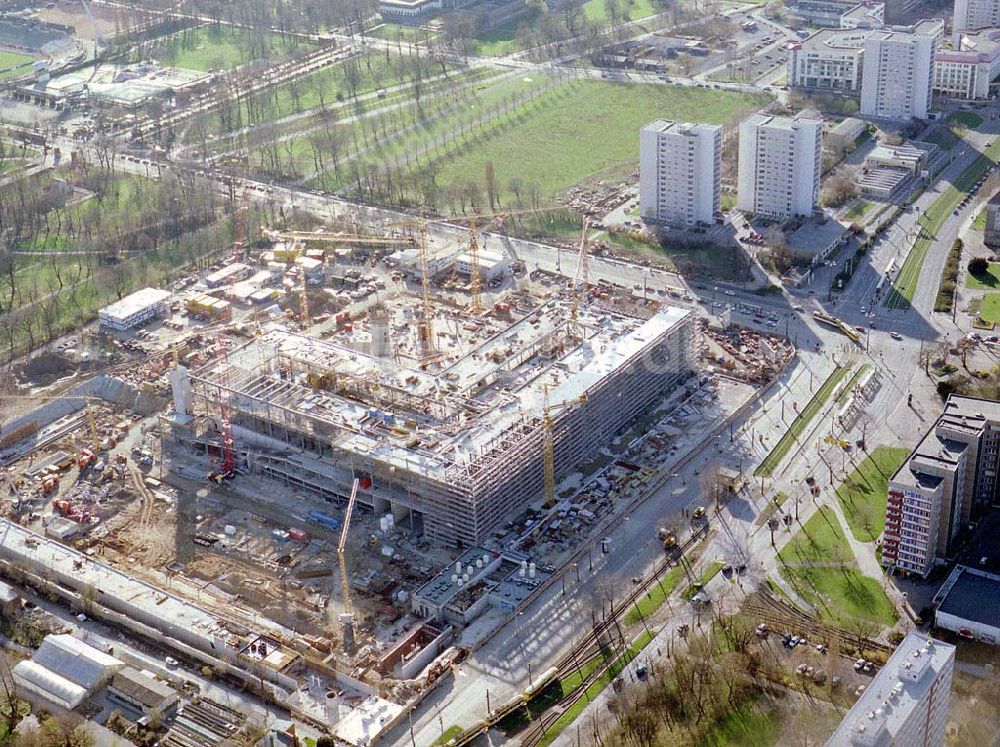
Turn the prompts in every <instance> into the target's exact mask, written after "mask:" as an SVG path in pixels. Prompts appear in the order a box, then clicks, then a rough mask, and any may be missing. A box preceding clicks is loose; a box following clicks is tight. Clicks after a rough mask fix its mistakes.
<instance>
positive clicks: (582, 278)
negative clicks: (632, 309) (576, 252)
mask: <svg viewBox="0 0 1000 747" xmlns="http://www.w3.org/2000/svg"><path fill="white" fill-rule="evenodd" d="M589 229H590V218H584V219H583V231H582V233H581V234H580V257H579V259H578V260H577V263H576V277H575V278H574V279H573V312H572V316H573V321H574V322H575V321H576V320H577V315H578V313H579V309H580V296H581V295H583V296H586V295H587V283H588V282H589V273H588V266H587V231H588V230H589Z"/></svg>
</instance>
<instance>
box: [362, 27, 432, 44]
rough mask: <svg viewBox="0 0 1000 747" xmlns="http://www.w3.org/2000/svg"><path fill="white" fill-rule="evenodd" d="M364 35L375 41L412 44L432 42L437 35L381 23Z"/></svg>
mask: <svg viewBox="0 0 1000 747" xmlns="http://www.w3.org/2000/svg"><path fill="white" fill-rule="evenodd" d="M366 33H367V34H368V36H374V37H375V38H376V39H386V40H388V41H397V40H402V41H404V42H412V43H414V44H420V43H423V42H429V41H432V40H433V39H434V37H436V36H437V35H438V34H437V32H436V31H431V30H429V29H423V28H419V27H414V26H406V25H405V24H401V23H383V24H382V25H381V26H378V27H376V28H373V29H372V30H371V31H368V32H366Z"/></svg>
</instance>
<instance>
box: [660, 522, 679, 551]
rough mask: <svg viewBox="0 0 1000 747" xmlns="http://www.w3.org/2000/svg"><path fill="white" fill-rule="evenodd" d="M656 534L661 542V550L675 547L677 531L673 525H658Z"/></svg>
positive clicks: (669, 549)
mask: <svg viewBox="0 0 1000 747" xmlns="http://www.w3.org/2000/svg"><path fill="white" fill-rule="evenodd" d="M656 536H657V538H658V539H659V540H660V542H661V543H662V545H663V550H664V551H665V552H670V551H671V550H673V549H674V548H675V547H677V533H676V532H675V531H674V529H673V527H671V526H665V527H660V528H659V529H658V530H657V532H656Z"/></svg>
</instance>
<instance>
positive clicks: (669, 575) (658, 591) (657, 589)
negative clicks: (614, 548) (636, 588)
mask: <svg viewBox="0 0 1000 747" xmlns="http://www.w3.org/2000/svg"><path fill="white" fill-rule="evenodd" d="M682 578H684V569H683V568H681V567H680V566H676V567H675V568H671V569H669V570H668V571H667V572H666V573H664V574H663V576H661V577H660V583H658V584H656V586H653V587H652V588H650V590H649V593H648V594H647V595H646V596H644V597H643V598H642V599H640V600H639V601H638V602H636V605H635V606H634V607H633V608H632V609H631V610H629V611H628V613H627V614H626V615H625V622H626V623H629V624H631V623H637V622H639V621H640V620H644V619H646V618H647V617H649V616H650V615H652V614H653V613H654V612H656V610H658V609H659V608H660V606H661V605H662V604H663V603H664V602H665V601H666V599H667V597H669V596H670V595H671V594H673V593H674V589H676V588H677V585H678V584H679V583H680V582H681V579H682Z"/></svg>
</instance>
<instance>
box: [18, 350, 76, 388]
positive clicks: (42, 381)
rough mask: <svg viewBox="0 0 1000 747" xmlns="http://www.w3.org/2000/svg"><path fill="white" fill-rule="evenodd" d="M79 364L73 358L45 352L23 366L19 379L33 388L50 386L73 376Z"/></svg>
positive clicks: (19, 372) (33, 357)
mask: <svg viewBox="0 0 1000 747" xmlns="http://www.w3.org/2000/svg"><path fill="white" fill-rule="evenodd" d="M78 367H79V364H78V363H77V362H76V361H74V360H73V359H72V358H69V357H68V356H65V355H63V354H62V353H57V352H44V353H39V354H38V355H35V356H32V358H31V360H29V361H28V362H27V363H25V364H24V365H23V366H21V368H20V370H19V371H18V372H17V378H18V379H20V380H21V381H22V382H24V383H25V384H29V385H31V386H48V385H49V384H51V383H53V382H54V381H58V380H59V379H62V378H65V377H66V376H72V375H73V374H74V373H76V371H77V368H78Z"/></svg>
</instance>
